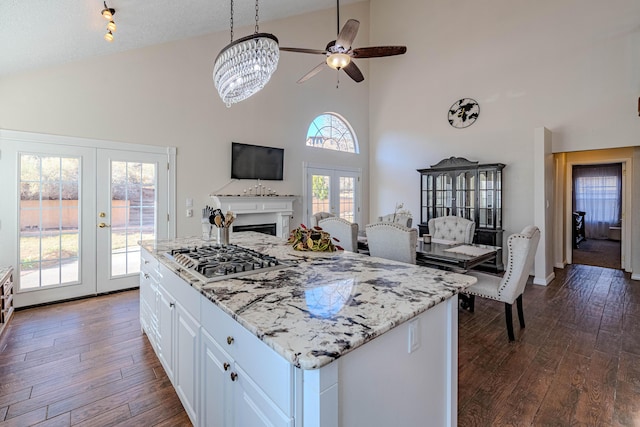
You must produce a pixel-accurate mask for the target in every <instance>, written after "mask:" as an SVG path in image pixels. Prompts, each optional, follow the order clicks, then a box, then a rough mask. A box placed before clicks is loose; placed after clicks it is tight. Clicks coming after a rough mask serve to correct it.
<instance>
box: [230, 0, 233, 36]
mask: <svg viewBox="0 0 640 427" xmlns="http://www.w3.org/2000/svg"><path fill="white" fill-rule="evenodd" d="M230 24H231V41H233V0H231V19H230Z"/></svg>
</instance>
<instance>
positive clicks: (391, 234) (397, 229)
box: [366, 221, 418, 264]
mask: <svg viewBox="0 0 640 427" xmlns="http://www.w3.org/2000/svg"><path fill="white" fill-rule="evenodd" d="M366 230H367V243H368V245H369V253H370V255H371V256H375V257H380V258H386V259H392V260H395V261H402V262H407V263H410V264H415V263H416V244H417V242H418V230H416V229H415V228H409V227H405V226H404V225H402V224H396V223H395V222H388V221H383V222H376V223H373V224H368V225H367V227H366Z"/></svg>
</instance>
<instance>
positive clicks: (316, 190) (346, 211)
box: [305, 167, 360, 224]
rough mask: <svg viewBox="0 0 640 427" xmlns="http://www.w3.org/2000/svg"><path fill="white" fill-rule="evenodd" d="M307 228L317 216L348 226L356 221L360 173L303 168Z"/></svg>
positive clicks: (357, 218) (357, 216) (357, 219)
mask: <svg viewBox="0 0 640 427" xmlns="http://www.w3.org/2000/svg"><path fill="white" fill-rule="evenodd" d="M306 170H307V173H306V177H307V189H306V194H307V202H306V203H307V213H308V215H307V218H306V219H305V221H308V223H307V224H309V223H311V216H313V215H314V214H316V213H318V212H329V213H332V214H333V215H336V216H339V217H340V218H343V219H346V220H347V221H349V222H358V221H359V212H360V209H359V203H360V201H359V194H358V192H359V186H358V184H359V178H360V172H358V171H349V170H341V169H324V168H310V167H308V168H306Z"/></svg>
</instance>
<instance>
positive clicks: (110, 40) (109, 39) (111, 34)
mask: <svg viewBox="0 0 640 427" xmlns="http://www.w3.org/2000/svg"><path fill="white" fill-rule="evenodd" d="M104 39H105V40H106V41H108V42H112V41H113V33H112V32H111V31H107V34H105V35H104Z"/></svg>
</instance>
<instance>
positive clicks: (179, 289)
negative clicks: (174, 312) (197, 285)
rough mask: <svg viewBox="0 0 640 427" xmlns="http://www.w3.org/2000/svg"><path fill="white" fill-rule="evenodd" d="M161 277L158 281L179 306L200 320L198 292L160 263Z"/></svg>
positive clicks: (196, 319)
mask: <svg viewBox="0 0 640 427" xmlns="http://www.w3.org/2000/svg"><path fill="white" fill-rule="evenodd" d="M160 273H161V275H162V279H161V280H160V281H159V283H160V284H161V285H162V286H163V287H164V288H165V289H166V290H167V291H168V292H169V293H170V294H171V295H172V296H173V297H174V298H175V299H176V301H177V302H179V303H180V305H181V306H183V307H184V309H185V310H186V311H187V312H188V313H189V314H190V315H191V316H192V317H193V318H194V320H195V321H196V322H198V323H199V322H200V293H199V292H198V291H196V290H195V289H194V288H193V287H192V286H191V285H190V284H189V283H187V282H185V281H184V279H181V278H180V277H178V275H177V274H175V273H174V272H173V271H171V270H169V269H168V268H167V267H165V266H164V265H162V264H161V265H160Z"/></svg>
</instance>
